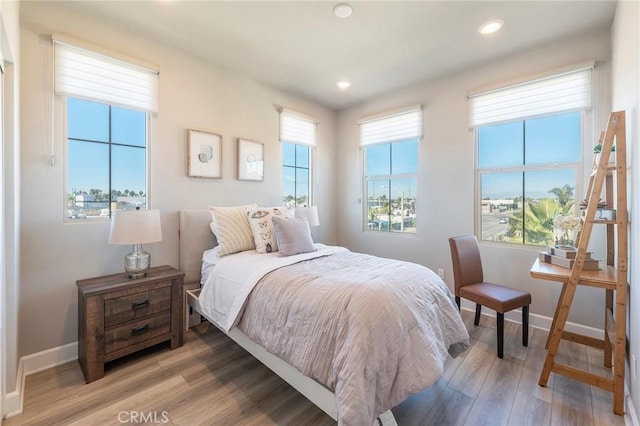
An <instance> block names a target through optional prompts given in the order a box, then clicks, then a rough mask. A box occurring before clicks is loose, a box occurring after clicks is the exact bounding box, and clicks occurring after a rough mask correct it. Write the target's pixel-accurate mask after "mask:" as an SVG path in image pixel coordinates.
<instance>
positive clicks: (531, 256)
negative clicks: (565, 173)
mask: <svg viewBox="0 0 640 426" xmlns="http://www.w3.org/2000/svg"><path fill="white" fill-rule="evenodd" d="M609 43H610V40H609V34H608V33H602V34H591V35H584V36H583V37H580V38H577V39H575V40H569V41H566V42H563V43H560V44H555V45H551V46H548V47H546V48H544V49H540V50H536V51H531V52H527V53H525V54H522V55H519V56H514V57H510V58H508V59H505V60H502V61H494V62H493V63H491V64H488V65H485V66H479V67H475V68H473V69H470V70H468V71H467V72H463V73H460V74H457V75H453V76H448V77H445V78H442V79H440V80H437V81H431V82H425V83H424V84H420V85H416V86H413V87H409V88H406V89H405V90H400V91H397V92H395V93H391V94H388V95H385V96H382V97H379V98H378V99H375V100H372V101H369V102H366V103H364V104H363V105H360V106H357V107H353V108H350V109H347V110H343V111H340V113H339V114H338V140H339V145H338V160H337V170H338V179H339V181H340V182H343V187H342V190H341V191H340V193H339V194H338V202H337V205H338V206H340V208H341V210H342V217H341V220H340V221H339V222H338V236H339V239H338V242H339V244H340V245H344V246H346V247H349V248H351V249H352V250H355V251H363V252H370V253H373V254H376V255H379V256H385V257H392V258H399V259H404V260H410V261H413V262H417V263H420V264H423V265H426V266H428V267H430V268H431V269H434V270H435V269H437V268H444V269H445V275H446V278H445V281H447V283H448V285H449V286H450V287H451V288H453V277H452V274H453V273H452V267H451V258H450V253H449V244H448V238H449V237H451V236H454V235H463V234H472V233H473V232H474V204H475V202H474V185H475V178H474V175H475V170H474V164H475V163H474V151H475V147H474V134H473V132H471V131H469V130H468V128H469V125H468V123H469V120H468V110H469V106H468V103H467V101H466V95H467V93H468V92H469V91H471V90H474V89H478V88H482V87H487V86H491V85H494V84H497V83H500V82H505V81H513V80H518V79H522V78H523V77H526V76H533V75H536V74H540V73H544V72H547V71H550V70H553V69H556V68H560V67H564V66H567V65H571V64H573V63H578V62H581V61H585V60H588V59H596V60H598V61H601V62H599V63H598V66H597V68H596V72H595V86H596V99H595V102H596V103H598V104H599V105H604V108H602V107H601V106H598V107H597V108H595V112H596V114H595V115H596V117H595V122H596V123H598V125H597V127H598V129H599V127H601V126H603V125H604V123H606V118H607V117H606V116H604V115H603V114H602V111H606V112H607V113H608V109H609V94H608V86H609V79H608V77H609V69H608V58H609V51H610V46H609ZM416 104H422V105H423V106H424V109H423V112H424V115H423V120H424V121H423V122H424V125H423V128H424V138H423V140H422V142H421V145H420V153H419V178H418V189H417V191H418V195H417V202H418V206H417V207H418V209H419V213H418V223H417V226H418V228H417V232H416V235H415V237H411V236H405V235H389V234H377V233H370V232H363V231H362V204H361V203H360V198H361V197H362V178H361V175H362V171H361V169H362V158H361V151H360V149H359V148H358V129H357V125H356V122H357V121H358V119H360V118H362V117H365V116H369V115H372V114H375V113H380V112H384V111H388V110H393V109H397V108H402V107H407V106H410V105H416ZM586 130H587V133H592V132H593V130H594V129H593V124H592V123H587V125H586ZM588 140H590V138H588ZM587 145H588V146H587V147H586V148H585V149H584V152H585V155H584V156H585V159H586V161H587V162H588V164H589V165H590V164H591V146H592V144H591V143H587ZM577 193H580V192H577ZM481 251H482V256H483V263H484V269H485V279H487V280H488V281H494V282H499V283H504V284H507V285H510V286H513V287H516V288H521V289H524V290H527V291H529V292H531V294H532V297H533V302H532V305H531V312H532V313H534V314H540V315H544V316H547V317H552V316H553V313H554V309H555V303H556V301H557V298H558V295H559V293H560V285H559V284H557V283H550V282H545V281H541V280H534V279H532V278H531V277H530V275H529V269H530V267H531V265H532V264H533V262H534V260H535V258H536V254H537V252H536V250H533V249H530V248H525V247H509V248H507V247H505V246H504V245H498V244H488V243H483V244H482V247H481ZM600 293H601V292H598V291H597V290H594V289H589V288H580V289H579V290H578V292H577V295H576V298H575V301H574V309H572V311H571V314H570V316H569V321H572V322H576V323H579V324H584V325H588V326H593V327H599V328H602V317H603V315H600V314H599V315H597V316H596V317H594V316H593V315H592V314H591V313H592V312H599V313H600V312H602V305H601V304H600V303H601V302H602V300H603V295H602V294H600ZM576 308H577V309H576Z"/></svg>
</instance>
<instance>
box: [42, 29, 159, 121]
mask: <svg viewBox="0 0 640 426" xmlns="http://www.w3.org/2000/svg"><path fill="white" fill-rule="evenodd" d="M54 50H55V54H54V55H55V93H56V95H62V96H72V97H76V98H81V99H86V100H91V101H96V102H102V103H106V104H109V105H118V106H122V107H125V108H131V109H136V110H141V111H146V112H152V113H155V112H158V72H157V70H151V69H147V68H145V67H142V66H139V65H137V64H133V63H129V62H126V61H123V60H121V59H118V58H115V57H111V56H108V55H104V54H102V53H97V52H92V51H90V50H87V49H84V48H82V47H78V46H74V45H72V44H69V43H66V42H61V41H58V40H55V39H54Z"/></svg>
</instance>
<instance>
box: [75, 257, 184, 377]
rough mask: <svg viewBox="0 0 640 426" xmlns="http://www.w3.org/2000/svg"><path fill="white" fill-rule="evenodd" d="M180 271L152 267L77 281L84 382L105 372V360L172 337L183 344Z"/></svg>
mask: <svg viewBox="0 0 640 426" xmlns="http://www.w3.org/2000/svg"><path fill="white" fill-rule="evenodd" d="M183 278H184V273H182V272H180V271H178V270H176V269H174V268H172V267H170V266H158V267H155V268H151V269H150V270H149V272H148V273H147V276H146V277H144V278H139V279H136V280H134V279H130V278H129V276H128V275H127V274H126V273H124V272H123V273H120V274H114V275H107V276H104V277H98V278H90V279H86V280H79V281H76V285H77V286H78V360H79V362H80V366H81V367H82V372H83V373H84V377H85V380H86V382H87V383H89V382H93V381H94V380H97V379H99V378H101V377H102V376H104V363H105V362H109V361H113V360H114V359H117V358H120V357H123V356H125V355H129V354H131V353H133V352H136V351H139V350H141V349H144V348H148V347H150V346H153V345H155V344H158V343H160V342H164V341H167V340H171V349H175V348H178V347H180V346H182V321H183V295H182V281H183Z"/></svg>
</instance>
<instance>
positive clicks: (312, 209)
mask: <svg viewBox="0 0 640 426" xmlns="http://www.w3.org/2000/svg"><path fill="white" fill-rule="evenodd" d="M293 215H294V216H295V217H298V218H303V217H304V218H306V219H307V222H309V226H320V220H319V219H318V208H317V207H316V206H309V207H296V208H295V210H294V211H293Z"/></svg>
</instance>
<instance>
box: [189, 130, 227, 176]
mask: <svg viewBox="0 0 640 426" xmlns="http://www.w3.org/2000/svg"><path fill="white" fill-rule="evenodd" d="M187 146H188V148H187V150H188V158H189V164H188V175H189V176H191V177H203V178H214V179H220V178H221V177H222V135H219V134H217V133H209V132H201V131H199V130H187Z"/></svg>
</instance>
